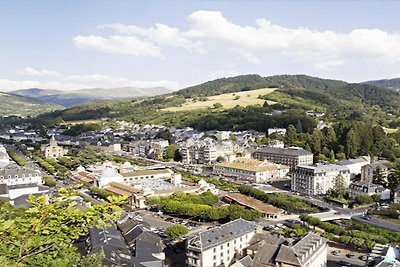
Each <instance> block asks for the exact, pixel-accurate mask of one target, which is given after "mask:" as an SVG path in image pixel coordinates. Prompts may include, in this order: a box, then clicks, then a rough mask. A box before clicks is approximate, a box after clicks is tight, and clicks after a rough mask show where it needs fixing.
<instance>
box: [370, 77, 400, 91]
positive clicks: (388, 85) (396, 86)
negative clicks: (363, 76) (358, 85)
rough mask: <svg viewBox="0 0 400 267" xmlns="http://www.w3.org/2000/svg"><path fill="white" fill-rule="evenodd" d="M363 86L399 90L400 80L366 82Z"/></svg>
mask: <svg viewBox="0 0 400 267" xmlns="http://www.w3.org/2000/svg"><path fill="white" fill-rule="evenodd" d="M364 84H369V85H375V86H379V87H385V88H390V89H397V90H400V78H394V79H384V80H375V81H367V82H364Z"/></svg>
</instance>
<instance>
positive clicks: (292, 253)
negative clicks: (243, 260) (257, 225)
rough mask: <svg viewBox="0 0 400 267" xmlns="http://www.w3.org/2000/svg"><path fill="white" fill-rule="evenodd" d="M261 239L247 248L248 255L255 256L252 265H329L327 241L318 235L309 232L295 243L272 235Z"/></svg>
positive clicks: (283, 266) (305, 266) (281, 266)
mask: <svg viewBox="0 0 400 267" xmlns="http://www.w3.org/2000/svg"><path fill="white" fill-rule="evenodd" d="M260 239H261V240H260V241H259V242H257V243H255V244H253V245H252V246H251V247H249V248H247V255H250V256H252V257H253V262H252V265H251V266H252V267H276V266H279V267H286V266H288V267H289V266H290V267H325V266H327V248H328V246H327V241H326V240H325V239H324V238H322V237H320V236H318V235H315V234H313V233H309V234H308V235H306V236H305V237H303V238H302V239H300V240H299V241H297V242H296V243H295V244H294V245H291V244H289V243H288V242H287V241H286V240H284V239H283V240H282V239H281V238H277V237H274V236H271V235H268V236H267V237H266V238H260Z"/></svg>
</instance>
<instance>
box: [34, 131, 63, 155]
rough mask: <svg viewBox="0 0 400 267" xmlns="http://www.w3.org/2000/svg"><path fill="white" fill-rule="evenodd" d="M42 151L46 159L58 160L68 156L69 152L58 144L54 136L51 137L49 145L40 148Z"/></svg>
mask: <svg viewBox="0 0 400 267" xmlns="http://www.w3.org/2000/svg"><path fill="white" fill-rule="evenodd" d="M40 151H41V152H42V153H43V154H44V156H45V157H46V158H54V159H55V158H58V157H62V156H64V155H66V154H67V152H68V151H67V150H65V149H64V148H63V147H62V146H59V145H58V144H57V141H56V139H55V138H54V135H53V136H52V137H51V139H50V142H49V144H47V145H42V146H41V147H40Z"/></svg>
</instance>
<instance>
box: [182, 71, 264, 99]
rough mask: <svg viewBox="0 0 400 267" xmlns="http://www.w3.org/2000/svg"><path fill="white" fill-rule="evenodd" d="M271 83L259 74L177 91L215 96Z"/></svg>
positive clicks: (193, 95)
mask: <svg viewBox="0 0 400 267" xmlns="http://www.w3.org/2000/svg"><path fill="white" fill-rule="evenodd" d="M268 85H270V83H268V81H266V79H265V78H263V77H261V76H260V75H257V74H250V75H240V76H236V77H230V78H221V79H216V80H213V81H208V82H205V83H202V84H199V85H195V86H191V87H188V88H185V89H182V90H179V91H177V92H176V94H177V95H182V96H184V97H187V98H189V97H191V98H192V97H199V96H200V97H201V96H213V95H220V94H225V93H234V92H240V91H249V90H254V89H260V88H264V87H268Z"/></svg>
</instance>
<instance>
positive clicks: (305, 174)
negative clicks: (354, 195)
mask: <svg viewBox="0 0 400 267" xmlns="http://www.w3.org/2000/svg"><path fill="white" fill-rule="evenodd" d="M338 175H341V176H342V177H343V181H344V184H345V187H346V188H348V187H349V185H350V170H349V168H347V167H345V166H340V165H336V164H313V165H309V166H297V167H296V168H295V169H294V171H293V174H292V184H291V188H292V191H294V192H299V193H301V194H305V195H309V196H314V195H323V194H326V193H327V192H328V190H329V189H332V188H333V186H334V181H335V179H336V177H337V176H338Z"/></svg>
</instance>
